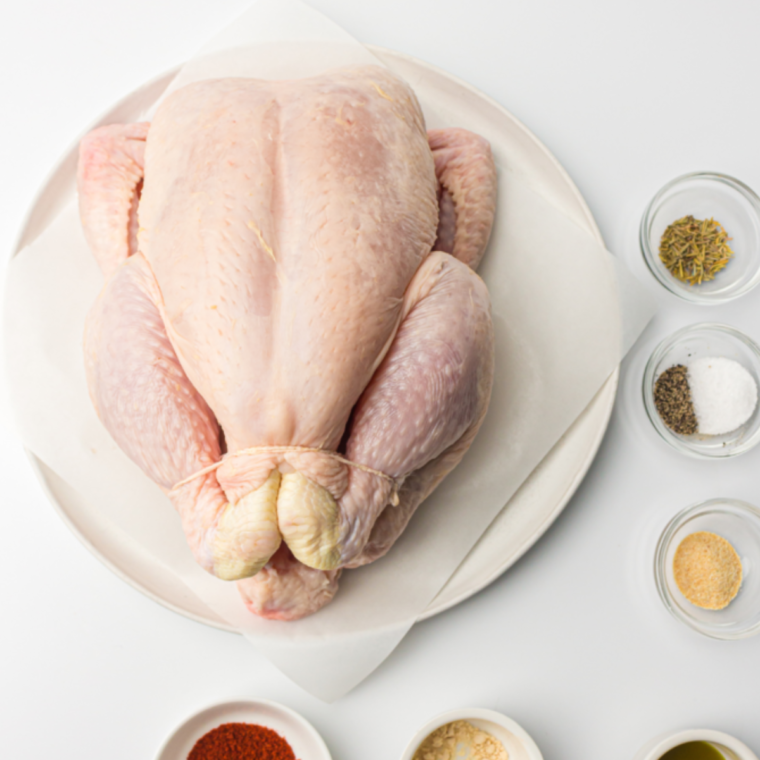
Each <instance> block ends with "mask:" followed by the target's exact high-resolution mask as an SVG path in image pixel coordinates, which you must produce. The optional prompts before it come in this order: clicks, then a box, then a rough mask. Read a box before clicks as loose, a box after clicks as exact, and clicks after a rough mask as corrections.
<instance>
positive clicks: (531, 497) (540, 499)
mask: <svg viewBox="0 0 760 760" xmlns="http://www.w3.org/2000/svg"><path fill="white" fill-rule="evenodd" d="M370 49H371V50H372V52H373V53H374V54H375V55H376V56H377V57H378V58H380V59H381V60H382V61H383V62H384V63H385V64H386V65H387V66H389V67H390V68H391V69H393V70H394V71H396V72H397V73H398V74H400V75H401V76H402V77H404V78H405V79H406V80H407V81H408V82H409V83H410V84H411V86H412V87H413V88H414V90H415V92H416V93H417V96H418V98H419V99H420V101H421V102H422V103H423V104H425V103H427V104H431V105H433V106H434V108H435V111H436V113H437V114H439V115H441V117H442V118H446V119H447V121H448V122H449V123H457V114H461V113H463V112H466V113H467V122H468V127H469V128H471V129H473V130H474V131H477V132H479V133H480V134H482V135H483V136H485V137H486V138H487V139H489V140H490V142H491V145H492V148H493V150H494V155H495V156H496V158H497V161H498V162H499V163H500V164H501V165H502V166H506V167H508V168H509V171H512V172H514V173H515V174H518V175H519V176H520V177H521V178H522V179H523V180H524V181H526V182H527V183H528V184H529V185H530V186H531V187H533V188H534V189H535V190H537V191H538V192H540V193H541V194H542V195H543V196H544V197H545V198H546V199H547V200H549V201H550V202H552V203H553V204H554V205H555V206H556V207H558V208H559V209H560V210H561V211H563V212H564V213H565V215H567V216H568V217H569V218H571V219H572V220H574V221H575V222H576V223H577V224H578V225H580V226H581V227H583V228H584V229H586V230H588V231H589V232H590V233H591V234H592V235H593V236H595V237H596V239H597V240H598V241H599V242H600V243H602V242H603V241H602V239H601V235H600V233H599V229H598V228H597V226H596V223H595V222H594V219H593V217H592V215H591V212H590V211H589V209H588V207H587V205H586V203H585V201H584V200H583V198H582V196H581V194H580V193H579V191H578V189H577V188H576V187H575V185H574V184H573V182H572V180H571V179H570V178H569V177H568V175H567V174H566V172H565V171H564V169H563V168H562V166H561V165H560V164H559V163H558V162H557V160H556V159H555V158H554V157H553V156H552V155H551V153H549V151H548V150H547V149H546V148H545V147H544V146H543V145H542V144H541V143H540V141H539V140H538V139H537V138H536V137H535V136H534V135H533V134H531V132H530V131H529V130H528V129H526V127H524V126H523V125H522V124H521V123H520V122H519V121H518V120H517V119H515V117H514V116H512V115H511V114H510V113H509V112H508V111H507V110H506V109H504V108H502V107H501V106H500V105H499V104H498V103H496V102H494V101H493V100H491V99H490V98H488V97H487V96H485V95H483V93H481V92H479V91H477V90H476V89H475V88H473V87H471V86H469V85H468V84H466V83H464V82H462V81H460V80H458V79H456V78H455V77H453V76H451V75H449V74H447V73H445V72H443V71H441V70H439V69H437V68H435V67H433V66H430V65H428V64H426V63H423V62H421V61H419V60H417V59H414V58H411V57H409V56H405V55H403V54H400V53H396V52H392V51H389V50H385V49H382V48H377V47H371V48H370ZM175 73H176V70H175V71H170V72H168V73H166V74H164V75H162V76H161V77H159V78H158V79H156V80H153V81H152V82H149V83H147V84H145V85H144V86H142V87H140V88H139V89H138V90H136V91H134V92H132V93H131V94H129V95H128V96H127V97H125V98H123V99H122V100H121V101H119V102H118V103H117V104H116V105H115V106H114V107H113V108H112V109H111V110H109V111H108V113H106V114H104V116H103V117H102V118H101V119H100V120H99V122H98V123H114V122H129V121H134V120H135V119H136V118H138V116H139V115H140V114H141V113H142V112H143V111H144V110H146V109H147V108H148V107H149V106H150V105H151V104H152V103H153V102H154V101H155V100H156V99H157V97H158V96H159V95H160V93H161V92H162V91H163V90H164V89H165V87H166V85H167V84H168V83H169V81H171V79H172V77H173V76H174V75H175ZM92 126H95V125H92ZM76 162H77V146H76V145H75V146H72V148H71V150H70V151H69V152H68V153H67V154H66V156H65V157H64V158H63V159H62V160H61V162H60V163H59V164H58V166H57V167H56V168H55V169H54V171H53V172H52V173H51V175H50V177H49V179H48V181H47V182H46V183H45V185H44V186H43V187H42V189H41V190H40V193H39V195H38V196H37V199H36V201H35V203H34V204H33V206H32V208H31V209H30V211H29V214H28V217H27V220H26V223H25V225H24V227H23V230H22V232H21V235H20V238H19V242H18V245H17V247H16V251H15V252H18V251H19V250H21V249H22V248H23V247H24V246H25V245H26V244H27V243H28V242H30V241H31V240H33V239H34V238H36V237H37V235H38V234H39V233H40V232H41V231H42V230H43V229H44V228H45V227H46V226H47V225H48V223H49V222H50V221H52V219H53V218H54V217H55V216H56V214H57V213H58V211H60V210H61V209H62V208H63V207H64V206H65V205H66V204H67V203H68V202H69V201H70V200H71V199H72V197H73V194H74V192H75V179H76ZM618 375H619V371H618V370H616V371H615V372H614V373H613V374H612V375H611V376H610V377H609V378H608V380H607V381H606V382H605V384H604V385H603V386H602V388H601V389H600V390H599V392H598V393H597V395H596V396H595V397H594V399H593V400H592V401H591V403H590V404H589V406H588V407H587V408H586V410H585V411H584V412H583V413H582V414H581V416H580V417H579V418H578V419H577V420H576V421H575V423H574V424H573V425H572V427H571V428H570V429H569V430H568V431H567V432H566V433H565V435H564V436H563V437H562V439H561V440H560V441H559V442H558V443H557V444H556V445H555V447H554V448H553V449H552V451H551V452H550V453H549V455H548V456H547V457H546V458H545V459H544V460H543V461H542V462H541V464H540V465H539V466H538V467H537V468H536V469H535V471H534V472H533V473H532V474H531V476H530V477H529V478H528V480H526V481H525V483H524V484H523V485H522V487H521V488H520V490H519V491H518V492H517V493H516V494H515V495H514V496H513V497H512V499H510V501H509V502H508V503H507V504H506V505H505V508H504V509H503V510H502V511H501V513H500V514H499V515H498V517H497V518H496V519H495V520H494V522H493V523H492V524H491V526H490V527H489V528H488V530H487V531H486V532H485V533H484V534H483V536H482V537H481V539H480V540H479V541H478V543H477V544H476V545H475V547H474V548H473V549H472V551H471V552H470V553H469V555H468V556H467V557H466V559H465V560H464V562H463V563H462V564H461V565H460V566H459V568H458V569H457V571H456V572H455V573H454V575H453V576H452V577H451V578H450V580H449V582H448V583H447V584H446V585H445V586H444V587H443V589H441V591H440V592H439V594H438V595H437V596H436V597H435V599H434V600H433V601H432V602H431V604H430V605H429V606H428V608H427V609H426V610H425V611H424V612H423V614H422V615H421V616H420V619H426V618H428V617H431V616H433V615H436V614H438V613H440V612H443V611H444V610H446V609H449V608H450V607H453V606H454V605H456V604H458V603H459V602H462V601H463V600H465V599H467V598H468V597H470V596H472V595H473V594H475V593H477V592H478V591H480V590H481V589H483V588H485V587H486V586H487V585H488V584H490V583H491V582H492V581H494V580H495V579H496V578H498V577H499V576H500V575H501V574H502V573H503V572H504V571H505V570H507V569H508V568H509V567H510V566H511V565H512V564H514V563H515V562H516V561H517V560H518V559H519V558H520V557H521V556H522V555H523V554H524V553H525V552H526V551H527V550H528V549H529V548H530V547H531V546H532V545H533V544H534V543H535V542H536V541H537V540H538V539H539V538H540V537H541V535H542V534H543V533H544V532H545V531H546V530H547V528H548V527H549V526H550V525H551V524H552V522H553V521H554V520H555V519H556V518H557V516H558V515H559V514H560V512H561V511H562V509H563V508H564V507H565V505H566V504H567V503H568V501H569V500H570V498H571V496H572V495H573V493H574V492H575V490H576V489H577V488H578V486H579V484H580V482H581V481H582V479H583V477H584V476H585V474H586V472H587V471H588V468H589V466H590V465H591V462H592V461H593V459H594V456H595V455H596V452H597V450H598V448H599V445H600V443H601V441H602V437H603V436H604V432H605V430H606V428H607V423H608V421H609V417H610V414H611V412H612V407H613V404H614V401H615V392H616V389H617V383H618ZM29 457H30V459H31V461H32V464H33V466H34V469H35V471H36V473H37V476H38V478H39V480H40V482H41V484H42V485H43V487H44V489H45V491H46V493H47V495H48V497H49V498H50V500H51V502H52V503H53V505H54V506H55V508H56V509H57V511H58V513H59V514H60V516H61V518H62V519H63V520H64V522H65V523H66V524H67V525H68V526H69V528H70V529H71V530H72V531H73V532H74V533H75V535H76V536H77V537H78V538H79V539H80V540H81V541H82V543H84V545H85V546H87V548H89V549H90V551H92V552H93V553H94V554H95V556H97V557H98V558H99V559H100V560H101V561H102V562H103V563H104V564H105V565H106V566H108V567H109V568H110V569H111V570H112V571H113V572H114V573H116V574H117V575H118V576H119V577H120V578H122V579H123V580H125V581H126V582H128V583H130V584H131V585H132V586H134V587H135V588H137V589H139V590H140V591H141V592H143V593H144V594H146V595H147V596H149V597H150V598H151V599H153V600H155V601H157V602H159V603H160V604H162V605H164V606H166V607H168V608H169V609H172V610H174V611H175V612H178V613H180V614H182V615H185V616H186V617H189V618H191V619H193V620H197V621H199V622H202V623H205V624H208V625H211V626H215V627H217V628H221V629H225V630H234V629H232V628H231V626H230V625H229V624H228V623H226V622H225V621H223V620H222V619H221V618H220V617H219V616H218V615H216V614H215V613H214V612H213V611H212V610H210V609H209V608H208V607H207V606H206V605H205V604H204V603H203V602H202V601H201V600H200V599H198V598H197V597H196V596H195V595H194V594H193V593H192V592H191V591H190V590H189V588H188V587H187V586H186V585H185V584H184V583H183V582H182V580H181V579H180V578H179V576H178V575H176V574H174V573H171V572H167V571H166V569H165V567H164V566H162V565H161V564H159V563H158V562H156V560H155V559H153V558H152V557H151V556H150V555H149V554H148V553H147V552H143V551H141V550H140V547H139V546H135V544H134V543H133V542H130V541H125V540H124V538H123V537H122V536H121V534H120V533H118V531H114V530H113V528H112V526H110V524H109V523H108V522H107V521H106V520H105V519H104V518H103V517H102V515H101V514H100V512H99V510H98V505H97V504H92V503H88V502H87V501H86V500H85V499H84V498H83V497H82V496H81V495H80V494H79V493H78V492H76V491H75V490H74V489H72V488H71V487H70V486H69V485H68V484H67V483H65V482H64V481H63V480H62V479H61V478H60V477H58V476H57V475H56V474H55V473H54V472H53V471H52V470H51V469H50V468H48V467H47V466H46V465H45V464H44V463H43V462H42V461H41V460H39V459H38V458H37V457H36V456H35V455H34V454H32V453H31V452H29ZM442 487H445V485H444V486H442Z"/></svg>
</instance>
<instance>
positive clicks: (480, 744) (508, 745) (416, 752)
mask: <svg viewBox="0 0 760 760" xmlns="http://www.w3.org/2000/svg"><path fill="white" fill-rule="evenodd" d="M452 758H456V760H543V756H542V755H541V752H540V750H539V749H538V747H537V746H536V743H535V742H534V741H533V739H531V737H530V735H529V734H528V733H527V731H525V729H523V728H522V727H521V726H519V725H518V724H517V723H515V721H513V720H512V719H511V718H508V717H507V716H506V715H502V714H501V713H498V712H495V711H493V710H484V709H481V708H477V707H471V708H464V709H461V710H449V711H448V712H445V713H442V714H441V715H437V716H436V717H435V718H433V719H432V720H429V721H428V722H427V723H426V724H425V725H424V726H423V727H422V728H421V729H420V730H419V731H418V732H417V733H416V734H415V735H414V737H413V738H412V740H411V741H410V742H409V744H408V745H407V747H406V749H405V750H404V754H403V755H402V756H401V760H452Z"/></svg>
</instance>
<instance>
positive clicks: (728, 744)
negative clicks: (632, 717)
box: [633, 728, 758, 760]
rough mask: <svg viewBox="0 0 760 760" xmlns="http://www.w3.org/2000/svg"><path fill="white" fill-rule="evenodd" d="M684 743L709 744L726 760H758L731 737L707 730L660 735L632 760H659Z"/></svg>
mask: <svg viewBox="0 0 760 760" xmlns="http://www.w3.org/2000/svg"><path fill="white" fill-rule="evenodd" d="M686 742H709V743H710V744H714V745H715V748H716V749H718V750H719V751H720V752H722V753H723V754H724V755H725V756H726V758H727V760H758V758H757V755H756V754H755V753H754V752H753V751H752V750H751V749H750V748H749V747H748V746H747V745H746V744H744V742H740V741H739V740H738V739H735V738H734V737H733V736H729V735H728V734H724V733H723V732H722V731H712V730H711V729H709V728H692V729H688V730H686V731H676V732H674V733H667V734H660V736H656V737H655V738H654V739H652V740H651V741H648V742H647V743H646V744H645V745H644V746H643V747H642V748H641V749H640V750H639V751H638V753H637V754H636V756H635V757H634V758H633V760H659V759H660V758H661V757H662V756H663V755H664V754H665V753H666V752H667V751H668V750H671V749H673V747H677V746H678V745H679V744H686Z"/></svg>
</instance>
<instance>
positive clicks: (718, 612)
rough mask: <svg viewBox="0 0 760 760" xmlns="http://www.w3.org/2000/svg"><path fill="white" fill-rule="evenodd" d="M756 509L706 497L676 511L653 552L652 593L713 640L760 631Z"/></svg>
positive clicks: (759, 515) (759, 540)
mask: <svg viewBox="0 0 760 760" xmlns="http://www.w3.org/2000/svg"><path fill="white" fill-rule="evenodd" d="M758 567H760V510H758V509H757V508H756V507H754V506H752V505H751V504H748V503H747V502H744V501H738V500H736V499H710V500H709V501H705V502H702V503H700V504H695V505H694V506H691V507H689V508H688V509H685V510H683V511H682V512H679V513H678V514H677V515H676V516H675V517H674V518H673V519H672V520H671V521H670V522H669V523H668V525H667V526H666V527H665V530H664V531H663V532H662V535H661V536H660V540H659V541H658V543H657V549H656V550H655V562H654V575H655V583H656V585H657V591H658V593H659V595H660V598H661V599H662V602H663V604H664V605H665V607H666V608H667V610H668V611H669V612H670V613H671V614H672V615H673V616H674V617H675V618H677V619H678V620H680V621H681V622H682V623H686V625H688V626H690V627H691V628H693V629H695V630H696V631H699V632H700V633H702V634H704V635H705V636H710V637H712V638H715V639H744V638H748V637H750V636H754V635H755V634H757V633H760V576H758V573H757V571H756V568H758Z"/></svg>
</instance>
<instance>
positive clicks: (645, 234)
mask: <svg viewBox="0 0 760 760" xmlns="http://www.w3.org/2000/svg"><path fill="white" fill-rule="evenodd" d="M692 179H706V180H709V181H712V182H720V183H721V184H724V185H728V186H730V187H732V188H733V189H734V190H736V191H737V192H739V193H740V194H741V195H743V196H744V197H745V199H746V200H747V201H748V202H749V204H750V206H751V207H752V209H753V210H754V212H755V217H756V219H757V222H758V225H760V197H758V195H757V193H755V191H754V190H753V189H752V188H751V187H749V185H746V184H745V183H744V182H742V181H741V180H738V179H736V178H735V177H731V176H730V175H728V174H721V173H720V172H707V171H698V172H688V173H687V174H681V175H680V176H678V177H676V178H675V179H672V180H670V182H667V183H666V184H665V185H663V186H662V187H661V188H660V189H659V190H658V191H657V193H655V195H654V197H653V198H652V200H650V201H649V203H648V204H647V207H646V209H645V210H644V214H643V215H642V217H641V223H640V224H639V247H640V249H641V253H642V256H643V258H644V262H645V263H646V265H647V268H648V269H649V271H650V272H651V273H652V275H653V276H654V278H655V279H656V280H657V282H659V283H660V285H662V286H663V287H664V288H665V289H666V290H668V291H669V292H671V293H673V295H675V296H678V297H679V298H681V299H683V300H684V301H689V302H691V303H697V304H703V305H707V306H714V305H717V304H722V303H728V302H729V301H733V300H735V299H736V298H740V297H741V296H743V295H746V294H747V293H749V291H750V290H752V289H753V288H755V287H756V286H757V285H758V283H760V264H759V265H758V267H757V269H756V271H755V273H754V274H753V275H752V276H751V277H750V278H749V279H748V280H747V282H746V283H745V284H744V285H743V286H742V287H740V288H737V289H736V290H735V291H731V292H730V293H726V294H718V295H707V294H704V293H699V291H694V292H692V291H691V290H685V289H684V288H682V287H680V286H678V285H676V280H675V278H674V277H665V276H663V274H662V272H660V270H659V269H658V268H657V266H656V264H655V262H656V261H658V260H659V254H657V252H655V251H653V250H652V248H651V246H650V244H649V229H650V227H651V223H652V217H653V216H654V212H655V210H656V209H657V208H658V207H659V204H660V201H661V200H662V198H663V197H664V196H665V195H666V194H667V193H668V192H669V191H670V190H672V189H673V188H674V187H676V186H677V185H679V184H681V183H682V182H686V181H688V180H692Z"/></svg>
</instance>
